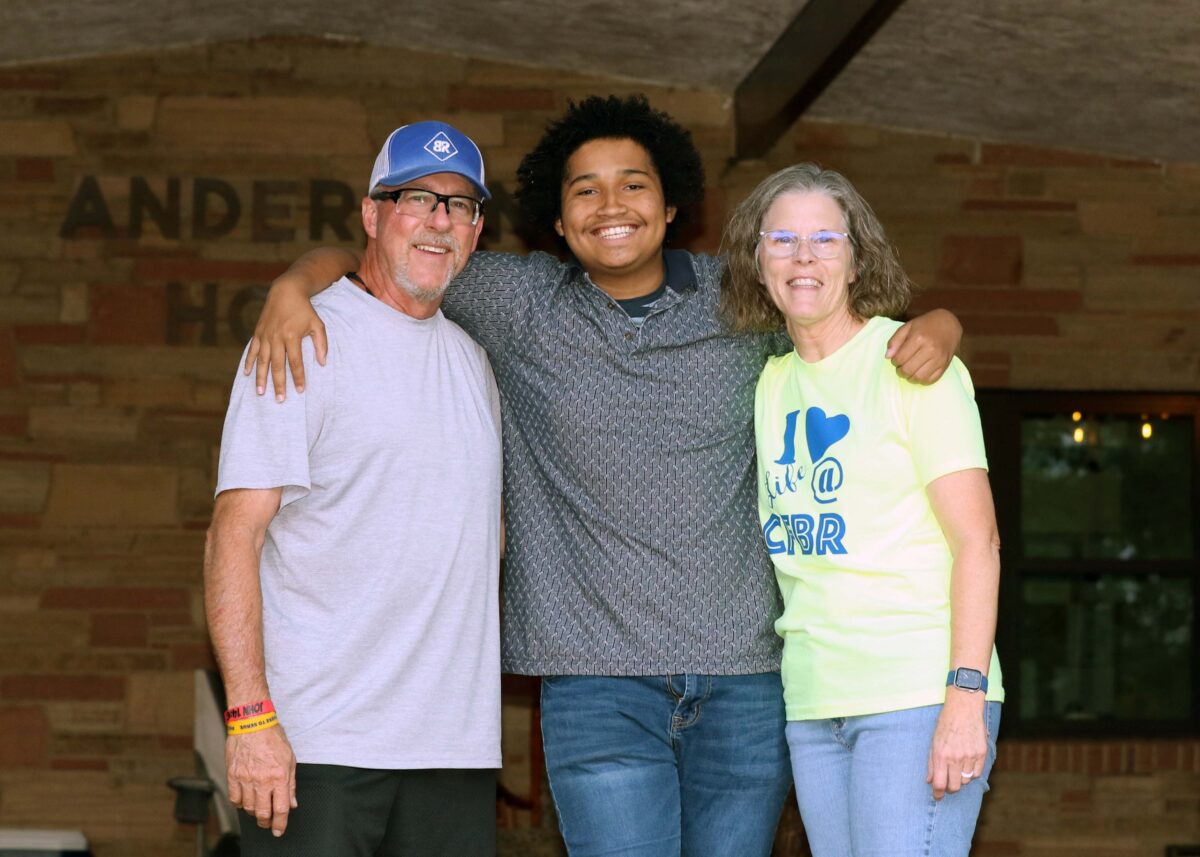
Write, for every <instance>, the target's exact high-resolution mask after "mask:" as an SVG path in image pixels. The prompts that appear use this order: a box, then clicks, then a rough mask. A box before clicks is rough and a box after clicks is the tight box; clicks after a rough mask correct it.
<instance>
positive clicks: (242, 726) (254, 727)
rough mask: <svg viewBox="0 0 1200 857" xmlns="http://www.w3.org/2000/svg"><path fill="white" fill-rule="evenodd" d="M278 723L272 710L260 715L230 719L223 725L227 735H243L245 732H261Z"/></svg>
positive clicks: (277, 718)
mask: <svg viewBox="0 0 1200 857" xmlns="http://www.w3.org/2000/svg"><path fill="white" fill-rule="evenodd" d="M278 725H279V717H278V716H276V714H275V712H274V711H272V712H271V713H270V714H264V715H262V716H261V717H246V718H243V719H242V720H231V721H230V722H229V723H227V724H226V725H225V733H226V734H227V735H245V734H246V733H247V732H261V731H262V730H263V729H270V728H271V727H272V726H278Z"/></svg>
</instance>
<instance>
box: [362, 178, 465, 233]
mask: <svg viewBox="0 0 1200 857" xmlns="http://www.w3.org/2000/svg"><path fill="white" fill-rule="evenodd" d="M371 199H374V200H378V201H380V202H382V201H383V200H385V199H390V200H391V201H392V202H394V203H395V204H396V212H397V213H398V214H407V215H409V216H410V217H420V218H422V219H424V218H426V217H428V216H429V215H431V214H433V212H435V211H437V207H438V206H439V205H444V206H446V215H447V216H448V217H449V218H450V222H451V223H453V224H455V225H456V226H474V225H475V224H476V223H478V222H479V215H480V214H482V213H483V203H482V202H480V201H479V200H477V199H475V198H474V197H470V196H455V195H453V194H450V195H447V194H444V193H436V192H435V191H432V190H426V189H425V188H423V187H402V188H399V189H397V190H377V191H375V193H373V194H371Z"/></svg>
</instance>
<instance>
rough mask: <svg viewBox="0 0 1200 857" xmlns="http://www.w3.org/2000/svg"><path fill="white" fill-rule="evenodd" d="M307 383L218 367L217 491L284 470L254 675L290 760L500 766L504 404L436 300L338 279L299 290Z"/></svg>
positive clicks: (271, 483)
mask: <svg viewBox="0 0 1200 857" xmlns="http://www.w3.org/2000/svg"><path fill="white" fill-rule="evenodd" d="M313 303H314V306H315V308H316V310H317V312H318V314H319V315H320V316H321V318H322V320H323V321H324V322H325V325H326V328H327V330H328V333H329V343H330V354H329V360H328V361H327V365H326V366H324V367H322V366H319V365H317V363H316V361H315V360H314V359H313V354H312V347H311V343H308V342H307V341H306V347H305V351H304V363H305V374H306V376H307V379H308V384H307V388H306V390H305V392H304V394H303V395H295V394H292V395H290V396H288V398H287V399H286V401H285V402H283V403H282V404H280V403H277V402H275V401H274V400H273V399H272V398H271V397H270V396H258V395H256V393H255V389H254V386H255V380H254V377H253V376H243V375H242V374H241V373H240V372H239V373H238V377H237V379H236V381H235V383H234V388H233V395H232V397H231V401H230V408H229V413H228V415H227V417H226V421H225V432H224V436H223V438H222V445H221V463H220V474H219V478H218V484H217V493H220V492H221V491H226V490H229V489H233V488H275V487H282V488H283V497H282V501H281V503H282V505H281V508H280V510H279V512H278V514H277V515H276V516H275V518H274V519H273V520H272V522H271V524H270V527H269V529H268V531H267V539H266V544H265V545H264V547H263V551H262V561H261V569H260V571H261V574H260V576H261V581H262V593H263V642H264V646H265V654H266V662H267V663H266V667H267V681H268V684H269V687H270V692H271V697H272V700H273V701H274V703H275V706H276V708H277V710H278V711H279V719H280V722H281V723H282V724H283V726H284V728H285V729H286V731H287V736H288V739H289V741H290V742H291V744H292V747H293V749H294V751H295V753H296V758H297V760H298V761H300V762H305V763H316V764H335V765H347V766H352V767H363V768H383V769H402V768H492V767H499V766H500V663H499V615H498V591H499V580H498V575H499V544H500V536H499V525H500V414H499V399H498V395H497V392H496V385H495V381H494V380H493V377H492V372H491V369H490V367H489V365H488V361H487V358H486V356H485V354H484V352H483V349H482V348H480V347H479V346H478V345H477V344H476V343H475V342H474V341H472V340H471V339H470V337H468V336H467V335H466V334H465V333H464V332H463V331H462V329H460V328H459V327H458V326H457V325H455V324H454V323H453V322H451V321H449V320H448V319H446V318H445V317H443V316H442V314H441V313H440V312H439V313H437V314H436V315H434V316H433V317H432V318H429V319H424V320H420V319H414V318H412V317H410V316H407V315H405V314H404V313H401V312H399V311H397V310H394V309H392V308H390V307H388V306H387V305H385V304H383V303H381V302H380V301H378V300H376V299H375V298H374V297H372V296H370V295H369V294H367V293H366V292H364V291H363V290H361V289H359V288H358V287H357V286H355V285H354V284H353V283H351V282H350V281H349V280H346V279H343V280H340V281H339V282H337V283H335V284H334V285H333V286H332V287H331V288H330V289H328V290H326V291H325V292H324V293H322V294H321V295H320V296H318V297H317V298H316V299H315V300H314V301H313Z"/></svg>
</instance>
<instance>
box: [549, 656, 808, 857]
mask: <svg viewBox="0 0 1200 857" xmlns="http://www.w3.org/2000/svg"><path fill="white" fill-rule="evenodd" d="M784 722H785V720H784V710H783V691H782V688H781V685H780V680H779V673H761V674H756V675H735V676H719V675H694V674H686V675H672V676H654V677H614V676H548V677H544V678H543V679H542V738H543V743H544V746H545V752H546V770H547V773H548V774H549V777H550V790H551V792H552V794H553V795H554V805H555V808H556V809H557V811H558V822H559V827H560V829H561V830H562V835H563V839H564V840H565V841H566V843H567V850H568V852H569V853H570V855H571V857H596V855H622V857H680V855H682V857H765V855H767V854H770V852H771V844H772V842H773V840H774V837H775V828H776V826H777V825H778V823H779V815H780V812H781V810H782V808H783V802H784V801H785V800H786V799H787V792H788V787H789V786H790V785H791V772H790V771H789V769H788V751H787V743H786V740H785V738H784Z"/></svg>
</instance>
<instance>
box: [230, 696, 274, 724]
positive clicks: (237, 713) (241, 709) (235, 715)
mask: <svg viewBox="0 0 1200 857" xmlns="http://www.w3.org/2000/svg"><path fill="white" fill-rule="evenodd" d="M274 710H275V706H274V704H273V703H272V702H271V700H269V699H263V700H259V701H258V702H247V703H246V704H245V705H235V706H234V707H233V708H227V709H225V722H226V723H232V722H233V721H234V720H245V719H247V718H249V717H261V716H262V715H264V714H270V713H271V712H273V711H274Z"/></svg>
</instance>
